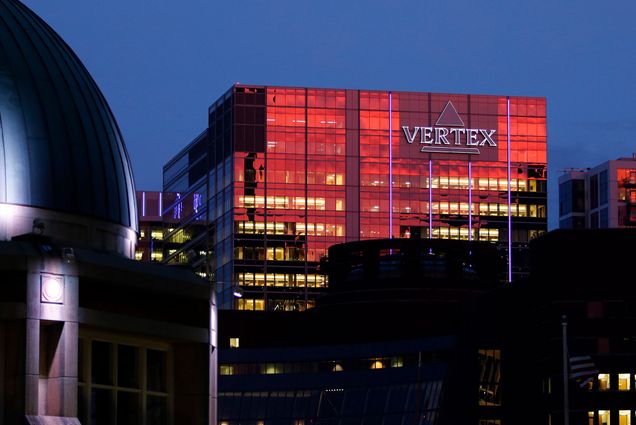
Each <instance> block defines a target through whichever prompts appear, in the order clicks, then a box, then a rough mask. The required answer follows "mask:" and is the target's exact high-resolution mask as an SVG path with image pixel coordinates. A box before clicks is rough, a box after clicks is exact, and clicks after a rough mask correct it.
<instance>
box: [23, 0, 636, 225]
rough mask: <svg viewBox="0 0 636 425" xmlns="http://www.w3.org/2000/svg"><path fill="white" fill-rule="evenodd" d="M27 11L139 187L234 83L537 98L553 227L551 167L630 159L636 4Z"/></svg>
mask: <svg viewBox="0 0 636 425" xmlns="http://www.w3.org/2000/svg"><path fill="white" fill-rule="evenodd" d="M25 3H26V4H27V5H28V6H29V7H31V8H33V10H34V11H35V12H36V13H38V14H39V15H40V16H42V17H43V19H45V20H46V21H47V22H48V23H49V24H50V25H52V26H53V28H54V29H55V30H56V31H58V32H60V34H61V35H62V37H64V39H65V40H66V41H67V42H68V43H69V44H70V46H71V47H72V48H73V49H74V50H75V52H76V53H77V54H78V56H79V57H80V58H81V60H82V61H83V62H84V63H85V64H86V66H87V68H88V69H89V71H90V72H91V73H92V74H93V75H94V76H95V79H96V80H97V82H98V84H99V85H100V87H101V88H102V90H103V91H104V94H105V96H106V98H107V99H108V101H109V103H110V105H111V107H112V108H113V112H114V114H115V116H116V118H117V120H118V122H119V125H120V126H121V129H122V133H123V135H124V138H125V140H126V144H127V147H128V150H129V152H130V155H131V159H132V163H133V169H134V175H135V180H136V185H137V188H138V189H142V190H152V189H159V188H160V187H161V168H162V166H163V164H164V163H165V162H166V161H167V160H168V159H169V158H170V157H171V156H172V155H174V154H175V153H176V152H178V151H179V150H180V149H181V148H182V147H184V146H185V145H186V144H187V143H188V142H190V141H191V140H192V139H193V138H194V137H195V136H196V135H197V134H198V133H199V132H200V131H202V130H203V129H204V128H205V126H206V124H207V118H206V116H205V110H207V107H208V106H210V104H211V103H212V102H213V101H214V99H215V96H216V95H217V94H218V93H220V92H224V91H225V90H227V88H228V87H229V86H230V85H231V84H233V83H235V82H237V81H240V82H242V83H248V84H249V83H253V84H262V83H264V82H271V83H272V84H280V85H289V86H314V87H334V88H344V87H351V88H360V89H378V90H382V89H388V88H392V89H395V90H407V91H427V92H450V93H462V92H468V93H491V94H502V95H503V94H509V95H520V96H545V97H546V98H547V103H548V139H549V142H548V161H549V175H550V188H549V189H550V190H549V194H550V203H549V204H550V208H549V215H550V227H551V228H555V227H556V225H557V224H556V223H557V221H558V220H557V215H558V211H556V206H557V205H558V199H557V198H558V196H557V190H556V186H557V184H556V180H557V176H558V174H559V173H558V172H559V170H562V169H564V168H567V167H587V166H591V165H593V164H596V163H598V162H600V161H602V160H606V159H615V158H618V157H622V156H630V155H631V153H632V151H634V149H633V148H632V147H631V146H630V145H629V140H630V135H631V132H632V130H633V129H634V128H636V119H635V118H634V115H633V113H631V112H630V106H631V99H632V98H633V97H634V95H635V94H636V83H635V82H634V81H633V79H631V78H630V75H629V70H630V69H631V68H632V67H633V65H634V64H636V53H635V52H634V51H633V50H632V49H631V48H630V45H631V43H629V40H634V39H636V29H634V27H633V26H632V25H630V24H629V17H630V16H633V13H631V12H635V11H636V5H634V4H631V3H628V2H627V1H621V2H616V3H614V4H612V5H598V4H594V5H592V3H591V2H583V4H578V7H577V8H576V9H573V8H571V7H569V6H568V5H566V4H545V5H532V6H531V5H514V6H512V5H509V4H507V3H504V2H495V3H491V4H489V5H473V4H471V3H470V2H467V1H459V2H451V3H444V4H420V3H416V2H410V1H402V2H398V3H394V2H392V3H389V2H372V3H368V4H365V8H364V10H362V9H361V8H359V7H358V6H357V5H355V4H345V5H342V4H336V3H335V2H326V3H321V4H315V5H299V4H296V3H291V2H282V1H281V2H275V3H265V2H255V3H254V4H251V5H250V8H242V7H241V5H239V4H236V5H232V4H221V5H216V4H214V5H213V4H207V3H205V2H192V3H191V4H189V7H188V8H182V9H174V8H173V7H169V6H168V3H164V2H160V3H155V4H154V7H153V8H152V9H149V8H147V7H145V6H144V5H142V4H128V3H124V2H122V1H114V2H109V3H103V4H83V3H82V2H79V1H76V0H64V1H62V2H55V4H48V3H41V4H40V3H36V2H35V1H32V0H31V1H26V2H25ZM414 17H420V18H418V19H415V18H414ZM255 40H258V43H255ZM202 111H203V112H202ZM605 141H606V142H605ZM604 142H605V143H604ZM149 146H152V149H148V148H149Z"/></svg>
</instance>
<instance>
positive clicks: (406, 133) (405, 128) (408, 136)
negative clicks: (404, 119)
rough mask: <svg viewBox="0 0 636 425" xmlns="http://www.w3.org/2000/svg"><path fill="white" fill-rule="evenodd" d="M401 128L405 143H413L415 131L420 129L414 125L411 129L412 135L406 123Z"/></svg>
mask: <svg viewBox="0 0 636 425" xmlns="http://www.w3.org/2000/svg"><path fill="white" fill-rule="evenodd" d="M402 130H403V131H404V136H406V142H407V143H409V144H410V143H413V140H415V136H417V132H418V131H419V130H420V128H419V127H415V128H414V130H413V135H411V132H410V131H409V127H408V126H406V125H403V126H402Z"/></svg>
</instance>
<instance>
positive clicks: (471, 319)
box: [219, 229, 636, 425]
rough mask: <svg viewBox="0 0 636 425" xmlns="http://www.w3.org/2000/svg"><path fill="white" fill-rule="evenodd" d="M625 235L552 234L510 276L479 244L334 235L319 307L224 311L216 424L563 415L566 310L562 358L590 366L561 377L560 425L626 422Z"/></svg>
mask: <svg viewBox="0 0 636 425" xmlns="http://www.w3.org/2000/svg"><path fill="white" fill-rule="evenodd" d="M634 242H636V232H634V231H632V230H625V229H621V230H618V229H616V230H596V231H592V230H578V231H574V230H568V231H566V230H558V231H554V232H551V233H548V234H547V235H545V236H542V237H540V238H538V239H536V240H535V241H533V242H532V243H531V248H530V253H531V274H530V276H529V277H528V278H527V279H525V280H523V281H519V282H515V283H513V284H507V283H500V282H499V280H498V269H499V268H501V267H505V258H501V256H500V254H499V253H498V251H497V250H496V249H494V247H493V246H492V245H490V244H487V243H479V242H471V243H469V242H459V241H422V240H419V241H418V240H377V241H362V242H352V243H347V244H342V245H336V246H334V247H332V248H331V251H330V255H329V260H328V261H327V264H325V265H324V267H326V270H328V272H329V279H330V288H329V292H328V294H327V295H325V296H324V297H323V298H321V299H319V302H318V305H317V307H316V308H315V309H312V310H310V311H307V312H303V313H301V314H293V313H276V312H271V313H268V312H241V311H222V312H221V319H220V320H221V321H222V324H223V325H222V327H221V332H220V339H219V346H220V347H221V352H220V361H219V363H220V376H219V421H220V423H227V424H228V425H232V424H235V423H239V422H240V423H244V422H248V423H259V422H263V423H294V424H309V423H311V424H318V423H336V422H338V423H341V422H342V423H356V424H358V423H378V424H384V423H396V424H409V423H418V424H455V423H462V424H471V423H472V424H479V425H499V424H507V423H515V424H562V423H563V415H564V413H563V412H564V403H563V400H564V399H563V338H562V329H563V327H562V322H563V316H566V323H567V334H568V337H567V349H568V350H567V351H568V354H569V357H578V356H590V360H591V362H592V363H593V368H594V369H595V370H596V372H594V373H593V374H592V380H591V383H590V384H588V385H586V386H584V387H580V386H579V382H578V381H577V380H575V379H568V389H569V417H570V419H571V420H570V423H571V424H574V423H586V424H621V425H622V424H631V423H632V422H633V421H634V420H636V419H635V416H634V415H635V414H636V408H635V407H634V406H635V404H634V400H635V399H636V387H635V384H636V369H635V368H634V364H636V362H635V361H634V360H636V357H635V356H636V344H634V336H633V328H634V326H633V325H634V323H633V322H634V320H635V318H636V291H634V289H632V288H631V286H630V281H629V272H628V270H629V264H630V259H631V251H630V250H628V249H625V248H624V247H626V246H631V245H633V244H634ZM568 375H569V372H568Z"/></svg>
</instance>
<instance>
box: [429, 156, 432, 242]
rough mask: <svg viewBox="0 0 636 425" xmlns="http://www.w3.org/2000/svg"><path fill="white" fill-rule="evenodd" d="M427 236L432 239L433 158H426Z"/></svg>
mask: <svg viewBox="0 0 636 425" xmlns="http://www.w3.org/2000/svg"><path fill="white" fill-rule="evenodd" d="M428 238H429V239H433V160H432V159H431V158H430V155H429V160H428Z"/></svg>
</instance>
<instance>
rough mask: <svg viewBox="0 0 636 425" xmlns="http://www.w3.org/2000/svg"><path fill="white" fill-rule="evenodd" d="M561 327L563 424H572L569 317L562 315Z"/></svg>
mask: <svg viewBox="0 0 636 425" xmlns="http://www.w3.org/2000/svg"><path fill="white" fill-rule="evenodd" d="M561 320H562V322H561V329H562V331H563V336H562V340H563V424H564V425H570V396H569V388H568V385H569V382H568V318H567V316H565V315H564V316H562V317H561Z"/></svg>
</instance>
